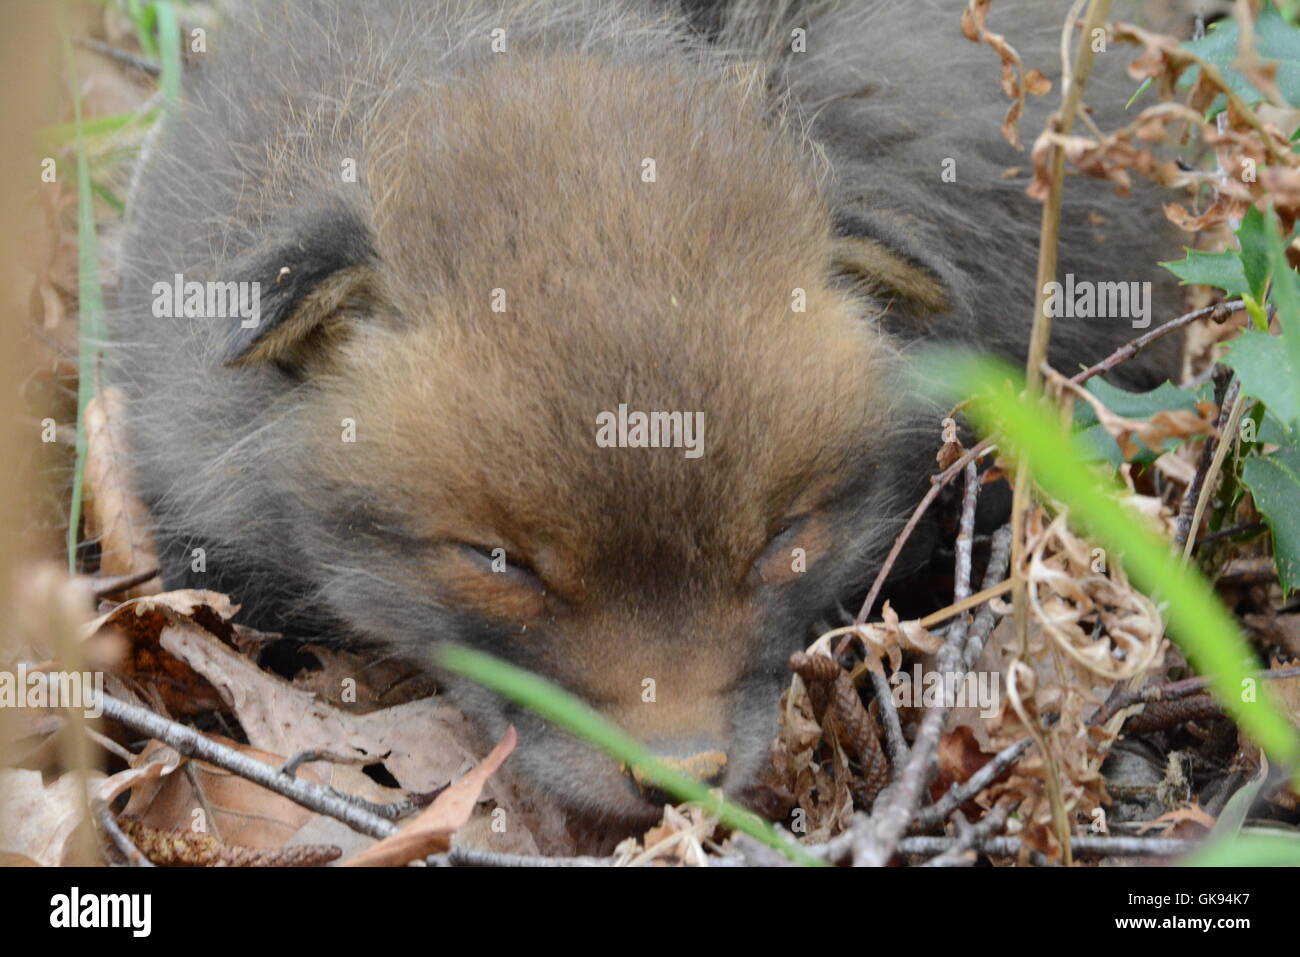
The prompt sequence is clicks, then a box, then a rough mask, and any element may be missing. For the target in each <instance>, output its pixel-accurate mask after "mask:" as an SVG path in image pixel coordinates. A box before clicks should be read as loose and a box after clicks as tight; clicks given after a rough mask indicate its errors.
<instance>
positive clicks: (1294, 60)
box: [1183, 3, 1300, 112]
mask: <svg viewBox="0 0 1300 957" xmlns="http://www.w3.org/2000/svg"><path fill="white" fill-rule="evenodd" d="M1240 38H1241V30H1240V29H1239V28H1238V26H1237V24H1236V22H1235V21H1234V20H1223V21H1220V22H1219V23H1216V24H1214V25H1213V26H1211V27H1210V30H1209V32H1208V33H1206V35H1205V36H1204V37H1202V38H1201V39H1200V40H1191V41H1189V42H1187V43H1185V44H1184V46H1185V47H1187V49H1189V50H1191V51H1193V52H1194V53H1196V54H1197V55H1198V56H1200V57H1201V58H1202V59H1204V60H1206V61H1207V62H1209V63H1213V64H1214V65H1215V66H1216V67H1218V68H1219V72H1220V73H1222V74H1223V78H1224V81H1225V82H1226V83H1227V84H1228V86H1229V87H1230V88H1231V89H1232V91H1233V92H1234V93H1236V94H1238V95H1239V96H1240V97H1241V98H1242V99H1244V100H1245V101H1246V102H1247V103H1257V102H1259V101H1260V100H1262V99H1264V94H1262V93H1261V92H1260V91H1259V90H1258V89H1256V88H1255V86H1254V85H1253V84H1252V83H1251V82H1250V81H1249V80H1247V79H1246V77H1245V74H1243V73H1241V72H1240V71H1239V70H1237V69H1235V68H1234V67H1233V66H1232V64H1233V63H1234V62H1235V61H1236V59H1237V45H1238V42H1239V40H1240ZM1255 49H1256V50H1257V51H1258V53H1259V57H1260V59H1261V60H1264V61H1266V62H1267V61H1272V62H1275V63H1276V64H1277V76H1276V77H1275V81H1276V83H1277V87H1278V90H1279V91H1281V93H1282V96H1284V97H1285V98H1286V101H1287V102H1288V103H1290V104H1292V105H1296V104H1300V29H1297V28H1296V27H1295V26H1292V25H1291V24H1290V23H1288V22H1287V20H1286V19H1285V18H1284V17H1283V16H1282V14H1280V13H1278V11H1277V8H1276V7H1275V6H1274V5H1273V4H1272V3H1266V4H1264V7H1263V8H1262V9H1261V10H1260V12H1259V17H1258V18H1256V20H1255ZM1199 72H1200V71H1199V69H1198V68H1196V67H1193V68H1192V69H1190V70H1188V71H1187V72H1186V73H1185V74H1183V76H1184V78H1185V79H1184V83H1186V84H1191V83H1194V82H1195V80H1196V76H1197V74H1198V73H1199ZM1220 99H1222V98H1220ZM1218 109H1219V106H1218V104H1216V106H1215V107H1214V108H1213V111H1214V112H1217V110H1218Z"/></svg>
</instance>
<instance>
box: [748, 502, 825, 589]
mask: <svg viewBox="0 0 1300 957" xmlns="http://www.w3.org/2000/svg"><path fill="white" fill-rule="evenodd" d="M818 528H820V525H819V523H817V522H816V520H815V519H814V518H813V516H811V515H800V516H798V517H797V518H790V519H787V520H785V521H784V522H783V523H782V524H781V525H780V526H779V527H778V528H777V530H776V531H775V532H773V533H772V535H771V537H770V538H768V540H767V544H766V545H764V546H763V551H762V553H761V554H760V555H759V556H758V558H756V559H755V560H754V564H753V566H752V567H751V569H750V572H749V577H750V581H751V583H753V584H758V585H774V584H780V583H783V582H788V581H790V580H792V579H793V578H795V577H796V576H797V575H798V574H799V573H800V572H801V571H802V570H803V569H804V568H806V567H807V561H808V559H809V558H811V557H812V552H813V549H812V548H810V545H811V544H814V543H815V544H816V545H817V548H816V551H817V552H820V551H821V547H820V546H821V542H820V539H819V538H817V536H814V535H811V534H810V532H811V531H813V530H816V529H818ZM796 550H799V551H796Z"/></svg>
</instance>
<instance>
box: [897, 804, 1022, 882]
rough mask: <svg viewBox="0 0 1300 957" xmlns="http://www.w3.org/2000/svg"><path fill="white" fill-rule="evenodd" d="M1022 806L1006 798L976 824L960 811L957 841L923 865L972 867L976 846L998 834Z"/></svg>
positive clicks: (957, 819) (954, 820)
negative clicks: (1014, 812) (1013, 813)
mask: <svg viewBox="0 0 1300 957" xmlns="http://www.w3.org/2000/svg"><path fill="white" fill-rule="evenodd" d="M1019 806H1020V801H1019V800H1016V799H1011V798H1008V799H1004V800H1002V801H999V802H998V804H997V806H996V807H994V808H992V809H991V810H990V811H989V812H988V813H987V814H985V815H984V816H983V817H982V818H980V820H979V821H978V822H977V823H975V824H970V823H968V822H967V821H966V818H965V817H964V816H963V815H962V813H961V812H960V811H958V812H956V813H955V814H954V815H953V824H954V826H955V827H956V828H957V835H956V838H957V839H956V842H955V843H954V844H953V845H952V847H950V848H948V850H946V851H944V852H943V853H942V854H940V855H938V856H937V857H933V858H931V859H930V860H928V861H926V862H925V863H924V864H923V865H921V866H922V867H970V866H971V865H972V864H974V863H975V856H976V855H975V853H974V851H975V846H976V845H977V844H979V843H980V842H981V841H984V840H987V839H988V838H990V837H993V835H995V834H998V833H999V832H1000V831H1001V830H1002V829H1003V828H1004V827H1006V826H1007V818H1008V817H1010V816H1011V812H1012V811H1014V810H1015V809H1016V808H1017V807H1019Z"/></svg>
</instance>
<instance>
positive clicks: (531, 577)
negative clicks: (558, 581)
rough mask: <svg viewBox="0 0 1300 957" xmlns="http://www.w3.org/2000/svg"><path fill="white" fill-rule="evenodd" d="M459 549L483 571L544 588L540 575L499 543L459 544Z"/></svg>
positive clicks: (525, 561)
mask: <svg viewBox="0 0 1300 957" xmlns="http://www.w3.org/2000/svg"><path fill="white" fill-rule="evenodd" d="M459 548H460V550H461V551H462V552H463V553H464V554H465V556H466V557H468V558H469V559H470V560H471V561H472V562H474V563H475V565H476V566H478V567H479V568H480V569H482V570H483V571H488V572H492V573H494V574H497V575H505V576H508V577H509V578H511V579H512V580H514V581H517V582H519V583H520V584H526V585H531V586H533V587H534V588H539V589H541V590H543V591H544V590H545V588H546V586H545V583H543V581H542V579H541V577H540V576H539V575H538V574H537V572H536V571H535V570H534V569H533V567H532V566H531V565H529V564H528V562H527V560H526V559H524V558H523V556H521V555H513V554H511V553H509V552H508V551H506V549H505V548H503V547H502V546H500V545H474V544H470V543H468V542H461V543H460V544H459Z"/></svg>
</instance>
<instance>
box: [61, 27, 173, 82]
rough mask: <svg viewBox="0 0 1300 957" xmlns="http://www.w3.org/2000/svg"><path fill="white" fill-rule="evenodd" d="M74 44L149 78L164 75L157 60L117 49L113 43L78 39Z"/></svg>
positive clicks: (90, 38)
mask: <svg viewBox="0 0 1300 957" xmlns="http://www.w3.org/2000/svg"><path fill="white" fill-rule="evenodd" d="M73 42H74V43H76V44H77V46H79V47H83V48H84V49H87V50H92V51H94V52H95V53H98V54H101V55H102V56H106V57H108V58H109V59H110V60H116V61H117V62H118V63H121V64H122V65H123V66H129V67H131V68H132V69H136V70H139V71H140V72H141V73H145V74H148V75H149V76H161V75H162V66H161V64H159V62H158V61H157V60H151V59H149V58H148V57H142V56H140V55H138V54H135V53H132V52H131V51H129V50H123V49H121V48H119V47H115V46H113V45H112V44H111V43H105V42H104V41H103V40H96V39H94V38H93V37H78V38H77V39H76V40H74V41H73Z"/></svg>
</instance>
